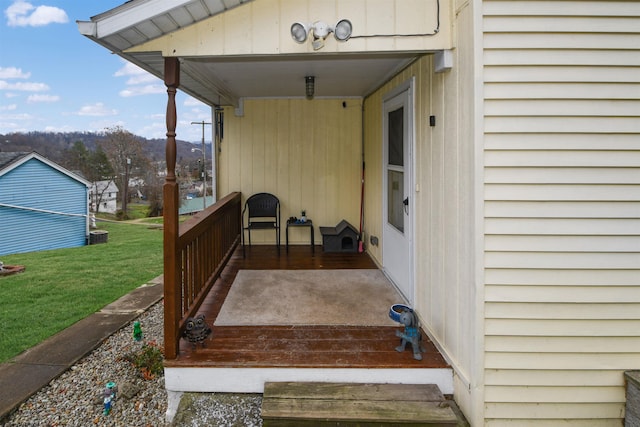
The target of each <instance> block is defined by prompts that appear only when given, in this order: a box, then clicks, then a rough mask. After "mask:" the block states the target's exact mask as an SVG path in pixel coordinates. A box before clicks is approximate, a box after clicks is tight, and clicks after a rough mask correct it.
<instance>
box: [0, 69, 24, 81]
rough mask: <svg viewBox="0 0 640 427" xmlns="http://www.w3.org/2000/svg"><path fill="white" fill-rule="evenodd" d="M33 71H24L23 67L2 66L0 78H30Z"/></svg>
mask: <svg viewBox="0 0 640 427" xmlns="http://www.w3.org/2000/svg"><path fill="white" fill-rule="evenodd" d="M29 77H31V73H23V72H22V68H16V67H7V68H4V67H0V79H28V78H29Z"/></svg>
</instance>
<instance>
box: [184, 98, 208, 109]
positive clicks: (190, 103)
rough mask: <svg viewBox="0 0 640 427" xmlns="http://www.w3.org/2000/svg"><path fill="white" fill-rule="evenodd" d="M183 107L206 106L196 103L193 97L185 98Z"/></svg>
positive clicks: (199, 102)
mask: <svg viewBox="0 0 640 427" xmlns="http://www.w3.org/2000/svg"><path fill="white" fill-rule="evenodd" d="M183 105H184V106H185V107H204V106H206V104H204V103H202V102H201V101H198V100H197V99H195V98H194V97H193V96H187V98H186V99H185V100H184V104H183Z"/></svg>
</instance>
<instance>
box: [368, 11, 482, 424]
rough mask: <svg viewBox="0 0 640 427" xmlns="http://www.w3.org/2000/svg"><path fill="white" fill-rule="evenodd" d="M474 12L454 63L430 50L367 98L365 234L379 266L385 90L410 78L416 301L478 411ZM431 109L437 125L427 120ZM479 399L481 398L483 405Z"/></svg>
mask: <svg viewBox="0 0 640 427" xmlns="http://www.w3.org/2000/svg"><path fill="white" fill-rule="evenodd" d="M470 15H471V13H470V12H469V10H468V9H467V4H462V2H461V5H460V9H459V10H458V11H457V13H456V16H457V17H458V19H459V20H460V21H459V26H458V27H457V28H459V29H460V31H461V32H462V34H461V37H463V38H465V39H467V40H466V41H467V44H466V45H465V46H462V47H460V48H459V49H456V50H455V51H454V52H453V54H454V55H455V59H454V64H455V66H454V68H453V69H452V70H450V71H448V72H445V73H435V72H434V58H433V56H432V55H425V56H424V57H422V58H420V59H419V60H418V61H416V62H414V63H413V64H412V65H411V66H409V67H407V68H406V69H405V70H403V71H402V72H400V73H399V74H398V75H396V76H394V77H393V78H392V79H391V80H390V81H389V82H388V83H387V84H385V85H384V86H383V87H381V88H380V89H379V90H377V91H376V92H374V93H373V94H372V95H371V96H369V97H367V98H366V99H365V108H364V123H365V126H364V132H365V161H366V176H365V187H366V192H365V235H366V243H367V251H368V252H369V254H370V255H372V256H373V257H374V258H375V259H376V260H377V261H378V262H379V263H380V264H381V265H383V266H384V264H385V260H384V259H383V258H382V244H383V242H382V241H380V245H379V246H372V245H371V244H370V242H369V237H370V236H371V235H374V236H377V237H380V238H381V237H382V209H383V206H382V187H381V185H382V170H383V167H382V158H383V155H382V154H383V153H382V141H383V135H382V109H383V102H384V98H385V95H386V94H388V93H389V92H390V91H392V90H393V89H394V88H396V87H398V86H399V85H402V84H405V83H406V82H408V81H412V82H413V85H414V93H415V102H414V103H415V111H414V113H415V114H414V120H415V129H414V130H413V131H414V132H415V151H414V152H413V157H412V159H411V160H412V161H413V162H414V163H413V165H414V168H415V170H414V173H415V184H416V188H415V189H414V192H413V193H412V194H411V195H410V198H411V202H410V206H411V208H412V209H414V214H415V228H414V251H415V252H414V264H415V283H414V285H415V304H414V308H415V309H416V310H417V312H418V314H419V315H420V318H421V321H422V326H423V329H425V330H426V331H428V333H429V335H430V336H431V337H432V338H434V340H436V341H437V343H438V345H439V347H440V348H441V350H442V352H443V353H444V354H445V357H447V360H448V361H450V363H451V365H452V366H453V368H454V371H455V374H456V390H455V395H456V400H457V401H458V404H459V405H460V406H461V407H462V408H463V410H464V411H465V413H466V414H467V415H468V416H469V417H472V416H475V413H477V412H478V411H477V409H472V406H473V405H476V404H477V403H476V402H472V399H473V398H472V397H471V396H470V393H469V389H470V388H471V387H474V388H475V387H476V384H477V383H478V382H479V381H480V379H479V378H478V377H477V371H476V366H475V365H474V364H475V363H476V359H475V357H474V351H475V349H476V346H477V344H476V343H477V341H479V340H478V339H477V336H476V335H475V333H474V330H475V328H476V322H477V316H479V312H478V310H477V309H478V307H477V306H476V299H475V298H476V289H475V286H476V281H475V269H476V264H475V260H476V257H475V250H476V248H475V246H474V242H475V239H474V236H475V234H474V233H475V232H476V231H475V224H474V221H473V217H474V215H475V208H474V203H475V199H474V179H475V178H474V176H475V174H477V169H476V167H475V162H476V159H475V157H474V156H475V147H474V145H473V143H472V141H473V137H472V133H473V131H474V128H473V126H472V109H473V101H472V98H473V91H472V82H473V68H472V65H471V62H472V61H471V58H470V56H471V49H470V47H469V43H470V39H471V33H469V32H468V31H467V32H465V30H464V29H468V28H469V20H470ZM429 116H435V119H436V125H435V126H433V127H432V126H430V124H429ZM480 406H481V404H480Z"/></svg>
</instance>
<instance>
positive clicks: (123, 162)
mask: <svg viewBox="0 0 640 427" xmlns="http://www.w3.org/2000/svg"><path fill="white" fill-rule="evenodd" d="M100 146H101V147H102V150H103V151H104V153H105V154H106V156H107V159H109V163H110V164H111V166H112V168H113V173H114V174H113V180H114V181H115V183H116V186H117V187H118V189H119V190H120V194H121V195H122V208H121V209H122V217H123V218H127V203H128V201H129V178H130V175H131V174H132V171H135V170H140V169H146V167H145V166H146V164H147V163H148V162H147V159H146V157H145V155H144V152H143V148H144V147H143V143H142V141H141V140H140V138H138V137H136V136H135V135H133V134H132V133H131V132H129V131H127V130H124V129H123V128H122V127H120V126H116V127H113V128H107V129H106V130H105V138H104V140H103V141H102V142H101V144H100Z"/></svg>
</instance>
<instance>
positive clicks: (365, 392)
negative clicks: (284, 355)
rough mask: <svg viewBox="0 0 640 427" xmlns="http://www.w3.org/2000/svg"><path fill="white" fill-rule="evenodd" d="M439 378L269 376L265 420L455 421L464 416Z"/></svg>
mask: <svg viewBox="0 0 640 427" xmlns="http://www.w3.org/2000/svg"><path fill="white" fill-rule="evenodd" d="M450 403H452V402H450V401H448V400H446V399H445V397H444V396H443V395H442V393H441V392H440V389H439V388H438V386H436V385H434V384H352V383H322V382H267V383H265V386H264V395H263V399H262V420H263V425H264V426H265V427H273V426H279V427H280V426H338V425H339V426H385V425H387V426H388V425H401V426H452V425H457V424H458V418H457V416H456V413H455V412H454V411H453V409H452V408H451V405H450Z"/></svg>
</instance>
